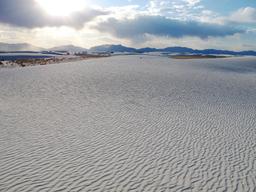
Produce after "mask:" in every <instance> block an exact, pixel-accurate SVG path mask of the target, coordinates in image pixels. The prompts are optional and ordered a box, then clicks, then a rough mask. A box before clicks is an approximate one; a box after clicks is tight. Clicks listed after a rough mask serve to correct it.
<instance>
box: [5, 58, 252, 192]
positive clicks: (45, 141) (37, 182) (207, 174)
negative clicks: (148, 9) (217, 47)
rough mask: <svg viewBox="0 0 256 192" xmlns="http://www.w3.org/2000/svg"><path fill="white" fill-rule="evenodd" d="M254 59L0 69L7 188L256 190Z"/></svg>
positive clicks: (140, 60)
mask: <svg viewBox="0 0 256 192" xmlns="http://www.w3.org/2000/svg"><path fill="white" fill-rule="evenodd" d="M255 127H256V59H253V58H243V59H239V58H227V59H214V60H204V59H203V60H191V61H189V60H185V61H184V60H173V59H170V58H162V57H150V56H142V57H140V56H119V57H112V58H103V59H97V60H90V61H80V62H76V63H72V64H71V63H67V64H61V65H48V66H36V67H27V68H16V69H2V70H1V71H0V191H5V192H9V191H10V192H11V191H26V192H28V191H33V192H34V191H104V192H106V191H120V192H121V191H122V192H124V191H147V192H149V191H157V192H159V191H255V190H256V129H255Z"/></svg>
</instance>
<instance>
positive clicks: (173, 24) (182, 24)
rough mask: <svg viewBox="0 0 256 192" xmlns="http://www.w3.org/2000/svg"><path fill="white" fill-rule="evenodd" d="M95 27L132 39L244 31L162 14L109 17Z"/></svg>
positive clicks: (219, 35)
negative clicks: (119, 17) (130, 17)
mask: <svg viewBox="0 0 256 192" xmlns="http://www.w3.org/2000/svg"><path fill="white" fill-rule="evenodd" d="M95 28H96V29H97V30H99V31H104V32H108V33H110V34H112V35H114V36H116V37H119V38H128V39H132V40H137V39H139V38H140V39H142V38H144V37H146V35H155V36H164V37H173V38H182V37H185V36H191V37H199V38H201V39H206V38H208V37H224V36H229V35H234V34H236V33H243V32H244V31H243V30H240V29H236V28H234V27H231V26H225V25H217V24H208V23H201V22H197V21H181V20H173V19H168V18H166V17H162V16H137V17H136V18H134V19H123V20H117V19H115V18H110V19H108V20H107V21H104V22H101V23H99V24H98V25H97V26H95Z"/></svg>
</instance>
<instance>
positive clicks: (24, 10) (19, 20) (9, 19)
mask: <svg viewBox="0 0 256 192" xmlns="http://www.w3.org/2000/svg"><path fill="white" fill-rule="evenodd" d="M104 14H106V12H104V11H101V10H94V9H90V10H84V11H83V12H77V13H74V14H72V15H70V16H69V17H68V18H64V17H63V18H61V17H52V16H49V15H47V14H46V13H45V12H44V11H43V10H42V9H41V7H40V6H39V5H38V4H37V3H36V2H35V1H34V0H0V23H5V24H10V25H14V26H19V27H26V28H35V27H45V26H63V25H65V26H72V27H75V28H82V27H83V24H84V23H85V22H88V21H90V20H92V19H93V18H95V17H96V16H99V15H104Z"/></svg>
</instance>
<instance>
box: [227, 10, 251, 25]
mask: <svg viewBox="0 0 256 192" xmlns="http://www.w3.org/2000/svg"><path fill="white" fill-rule="evenodd" d="M229 20H230V21H232V22H237V23H256V9H255V8H253V7H245V8H241V9H239V10H237V11H236V12H234V13H232V14H231V16H230V17H229Z"/></svg>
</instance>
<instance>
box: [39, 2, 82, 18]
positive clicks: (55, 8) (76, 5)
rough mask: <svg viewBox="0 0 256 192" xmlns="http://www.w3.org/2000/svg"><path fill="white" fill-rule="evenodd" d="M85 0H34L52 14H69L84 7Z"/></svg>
mask: <svg viewBox="0 0 256 192" xmlns="http://www.w3.org/2000/svg"><path fill="white" fill-rule="evenodd" d="M84 1H85V0H36V2H38V3H39V4H40V6H41V7H42V8H43V9H44V10H45V11H46V12H47V13H48V14H50V15H52V16H69V15H70V14H72V13H74V12H77V11H81V10H82V9H83V8H84V7H85V3H84Z"/></svg>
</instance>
